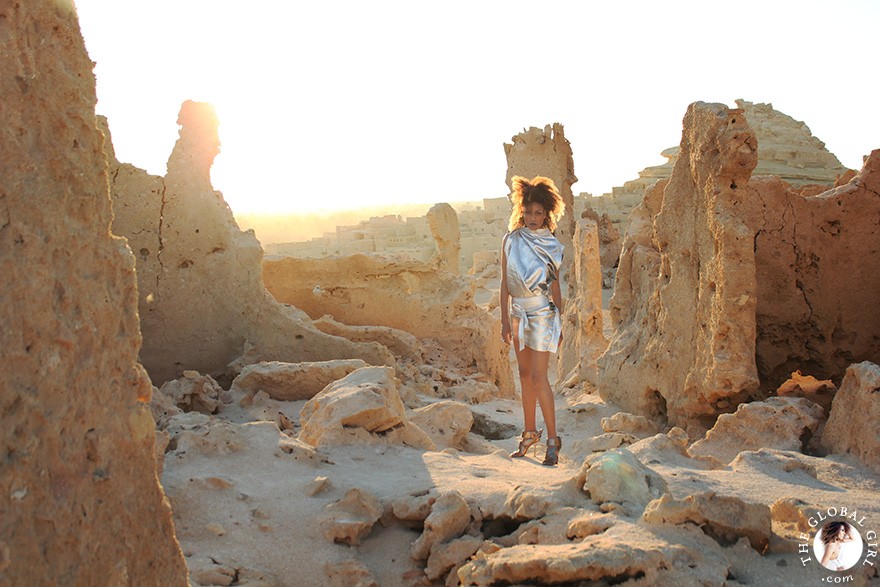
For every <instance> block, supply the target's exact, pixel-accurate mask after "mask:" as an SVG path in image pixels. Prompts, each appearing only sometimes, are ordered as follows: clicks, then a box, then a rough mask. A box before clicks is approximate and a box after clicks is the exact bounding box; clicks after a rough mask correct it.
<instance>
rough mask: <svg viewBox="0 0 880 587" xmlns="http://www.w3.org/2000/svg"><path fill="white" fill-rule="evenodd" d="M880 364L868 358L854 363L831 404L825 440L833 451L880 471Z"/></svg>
mask: <svg viewBox="0 0 880 587" xmlns="http://www.w3.org/2000/svg"><path fill="white" fill-rule="evenodd" d="M878 421H880V367H878V366H877V365H876V364H874V363H871V362H869V361H864V362H862V363H858V364H856V365H851V366H850V367H849V369H847V370H846V376H845V377H844V378H843V382H842V383H841V384H840V389H839V390H837V394H836V395H835V396H834V403H833V404H831V416H830V417H829V418H828V423H827V424H826V425H825V431H824V432H823V434H822V444H823V445H824V446H825V447H826V448H827V449H828V451H829V452H832V453H838V454H842V453H848V454H852V455H855V456H856V457H857V458H858V459H859V460H860V461H861V462H862V463H864V464H865V465H866V466H867V467H868V468H870V469H872V470H873V471H874V472H876V473H880V437H878V435H877V434H876V429H877V422H878Z"/></svg>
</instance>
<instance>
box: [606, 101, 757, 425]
mask: <svg viewBox="0 0 880 587" xmlns="http://www.w3.org/2000/svg"><path fill="white" fill-rule="evenodd" d="M683 126H684V129H683V133H682V141H681V155H680V156H679V158H678V160H677V161H676V164H675V168H674V170H673V172H672V177H671V178H670V179H669V183H668V184H666V185H665V188H663V187H662V184H661V186H659V188H660V189H662V190H663V191H662V193H657V190H649V193H648V194H646V196H645V200H646V203H645V204H643V206H649V207H651V208H652V209H653V210H654V211H655V215H654V216H650V215H641V216H640V215H637V214H635V213H634V216H635V218H636V221H637V222H638V223H639V224H643V223H648V224H647V226H644V228H645V230H644V231H639V230H638V228H639V225H637V226H636V227H635V229H636V230H634V232H633V234H632V235H631V234H629V233H628V234H627V241H626V242H625V243H624V252H623V253H622V254H621V258H620V269H619V270H618V283H617V284H616V286H615V298H617V299H616V300H612V306H615V307H612V313H613V315H614V316H615V317H616V318H615V322H616V325H617V329H616V331H615V334H614V337H613V338H612V340H611V343H610V344H609V347H608V350H607V351H606V352H605V354H604V355H603V356H602V357H601V359H600V361H599V367H600V377H599V392H600V394H601V395H602V397H603V398H604V399H606V400H610V401H613V402H615V403H617V404H618V405H620V406H621V407H623V408H624V409H625V410H628V411H633V412H637V413H641V414H645V415H660V416H662V415H666V416H668V419H669V422H670V423H672V424H675V425H679V426H682V427H688V428H691V432H692V433H693V434H698V433H700V432H702V430H704V429H706V428H708V427H709V426H711V424H712V423H713V422H714V420H715V417H716V416H717V415H718V414H720V413H723V412H727V411H732V410H733V409H734V408H735V407H736V405H737V404H739V403H741V402H742V401H745V400H747V399H749V398H750V397H752V395H753V394H754V393H755V392H756V391H757V389H758V375H757V368H756V366H755V335H756V326H755V304H756V299H757V296H756V293H757V287H756V281H755V252H754V246H755V241H754V233H753V231H752V229H751V228H750V227H749V226H748V221H747V219H746V218H745V217H744V215H743V214H742V212H741V210H742V208H743V206H744V202H747V201H748V199H749V198H750V197H752V193H750V192H749V191H748V190H747V189H746V188H747V186H748V182H749V176H750V174H751V172H752V170H753V169H754V168H755V165H756V164H757V142H756V140H755V135H754V133H753V132H752V131H751V129H750V128H749V125H748V123H747V122H746V120H745V117H744V116H743V114H742V111H740V110H730V109H728V108H727V107H726V106H724V105H722V104H705V103H702V102H696V103H694V104H691V105H690V106H689V107H688V110H687V114H686V115H685V118H684V124H683ZM657 199H659V201H660V202H662V205H661V204H659V203H658V202H656V201H655V200H657ZM651 224H653V227H651ZM639 235H641V236H639ZM647 235H650V241H646V237H647ZM646 247H647V249H648V251H645V248H646ZM636 254H638V255H639V256H638V257H636V256H635V255H636ZM618 288H620V289H622V290H625V291H628V292H629V295H628V296H624V297H618V296H617V289H618Z"/></svg>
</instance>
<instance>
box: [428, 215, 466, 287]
mask: <svg viewBox="0 0 880 587" xmlns="http://www.w3.org/2000/svg"><path fill="white" fill-rule="evenodd" d="M426 217H427V219H428V226H430V227H431V234H432V235H434V241H435V242H436V243H437V251H436V252H435V253H434V259H435V260H436V262H437V267H438V268H440V269H442V270H444V271H449V272H451V273H455V274H458V272H459V256H460V255H461V230H460V229H459V227H458V214H456V213H455V209H454V208H453V207H452V206H450V205H449V204H445V203H441V204H434V205H433V206H432V207H431V209H430V210H428V213H427V214H426Z"/></svg>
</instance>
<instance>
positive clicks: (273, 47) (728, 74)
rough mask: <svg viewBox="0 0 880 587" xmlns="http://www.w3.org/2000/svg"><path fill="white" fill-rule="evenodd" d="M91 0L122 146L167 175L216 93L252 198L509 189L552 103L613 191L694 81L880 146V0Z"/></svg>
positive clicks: (371, 197) (651, 150) (428, 197)
mask: <svg viewBox="0 0 880 587" xmlns="http://www.w3.org/2000/svg"><path fill="white" fill-rule="evenodd" d="M76 6H77V10H78V13H79V18H80V24H81V27H82V32H83V36H84V38H85V43H86V47H87V48H88V51H89V54H90V57H91V58H92V60H93V61H95V62H96V66H95V74H96V76H97V92H98V105H97V111H98V113H99V114H103V115H105V116H107V118H108V119H109V124H110V130H111V132H112V134H113V142H114V146H115V148H116V153H117V157H118V158H119V159H120V161H124V162H129V163H132V164H134V165H136V166H138V167H141V168H144V169H146V170H147V171H149V172H150V173H154V174H158V175H164V173H165V162H166V160H167V158H168V155H169V154H170V153H171V149H172V147H173V144H174V142H175V141H176V140H177V130H178V128H177V124H176V120H177V113H178V110H179V108H180V105H181V103H182V102H183V101H184V100H187V99H192V100H199V101H206V102H210V103H212V104H213V105H214V106H215V108H216V110H217V114H218V116H219V119H220V138H221V142H222V145H221V154H220V155H219V156H218V157H217V159H216V161H215V163H214V168H213V174H212V176H213V182H214V187H215V188H216V189H218V190H220V191H222V192H223V194H224V197H225V199H226V201H227V202H228V203H229V205H230V207H231V208H232V210H233V211H234V212H236V213H254V212H295V213H299V212H314V211H319V210H342V209H347V208H360V207H365V206H373V205H377V204H386V203H430V202H440V201H464V200H480V199H482V198H494V197H500V196H504V195H506V194H507V187H506V186H505V184H504V179H505V173H506V169H507V164H506V160H505V157H504V150H503V146H502V145H503V143H505V142H510V139H511V137H512V136H514V135H515V134H517V133H519V132H521V131H522V130H523V129H524V128H527V127H530V126H539V127H543V126H544V125H547V124H552V123H554V122H559V123H561V124H563V125H564V127H565V135H566V138H567V139H568V140H569V141H570V142H571V145H572V149H573V151H574V163H575V174H576V175H577V177H578V178H579V181H578V182H577V183H576V184H575V185H574V187H573V191H574V193H575V194H577V193H579V192H590V193H592V194H593V195H601V194H602V193H604V192H608V191H610V189H611V187H613V186H619V185H622V184H623V183H624V182H625V181H628V180H630V179H634V178H635V177H637V175H638V172H639V171H640V170H641V169H643V168H644V167H647V166H649V165H658V164H660V163H663V162H664V159H663V157H661V156H660V152H661V151H662V150H664V149H666V148H668V147H670V146H673V145H677V144H678V143H679V141H680V139H681V119H682V117H683V116H684V113H685V110H686V108H687V105H688V104H689V103H691V102H693V101H696V100H702V101H710V102H722V103H725V104H727V105H728V106H734V100H736V99H738V98H743V99H745V100H748V101H751V102H770V103H772V104H773V106H774V107H775V108H776V109H777V110H780V111H781V112H784V113H785V114H788V115H789V116H791V117H793V118H795V119H797V120H802V121H804V122H805V123H806V124H807V125H808V126H809V127H810V129H811V130H812V132H813V134H814V135H815V136H817V137H818V138H819V139H820V140H822V141H824V142H825V143H826V145H827V147H828V148H829V150H831V151H832V152H833V153H835V154H836V155H837V156H838V158H839V159H840V160H841V162H842V163H843V164H844V165H845V166H847V167H851V168H856V169H858V168H860V167H861V162H862V156H864V155H866V154H868V153H869V152H870V151H871V149H873V148H877V147H880V122H878V117H877V116H875V114H874V113H873V106H874V105H875V104H876V99H877V94H878V89H880V84H878V82H877V81H876V75H875V74H874V73H873V70H872V69H871V68H870V67H869V66H868V63H871V62H873V59H874V56H875V55H876V48H877V42H876V30H877V27H878V25H880V19H878V15H880V8H878V6H880V3H877V2H870V1H852V0H846V1H841V2H837V3H834V4H833V5H832V4H830V3H824V2H754V1H746V2H739V3H715V2H663V3H658V2H616V3H601V4H600V3H588V2H562V1H556V2H553V1H551V2H545V3H540V4H537V3H531V2H518V1H513V2H510V1H505V2H498V1H488V2H456V1H453V2H443V3H439V2H435V3H423V2H369V3H366V2H308V3H306V2H281V1H276V2H268V1H262V2H260V1H254V2H249V3H243V2H231V1H229V2H227V1H218V0H210V1H207V0H186V1H183V0H175V1H169V0H156V1H153V2H149V3H145V2H134V1H130V0H121V1H116V2H104V1H99V0H77V1H76ZM832 6H833V8H831V7H832Z"/></svg>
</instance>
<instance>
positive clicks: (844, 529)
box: [813, 520, 863, 572]
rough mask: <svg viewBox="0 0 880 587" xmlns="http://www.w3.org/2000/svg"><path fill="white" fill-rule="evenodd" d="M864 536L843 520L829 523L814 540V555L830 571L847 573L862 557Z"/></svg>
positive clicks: (817, 533)
mask: <svg viewBox="0 0 880 587" xmlns="http://www.w3.org/2000/svg"><path fill="white" fill-rule="evenodd" d="M862 548H863V543H862V535H861V534H859V531H858V530H857V529H856V527H855V526H854V525H852V524H850V523H847V522H844V521H842V520H834V521H831V522H827V523H826V524H825V525H824V526H822V529H821V530H819V531H818V532H816V536H815V537H814V538H813V554H815V555H816V560H818V561H820V564H821V565H822V566H823V567H825V568H826V569H828V570H829V571H839V572H842V571H846V570H848V569H850V568H852V567H853V566H855V564H856V563H858V562H859V559H861V557H862Z"/></svg>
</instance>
